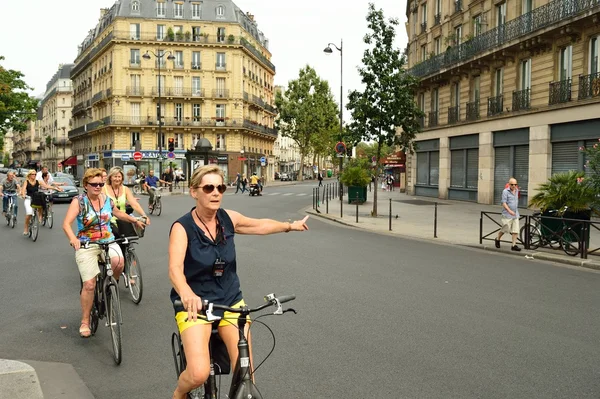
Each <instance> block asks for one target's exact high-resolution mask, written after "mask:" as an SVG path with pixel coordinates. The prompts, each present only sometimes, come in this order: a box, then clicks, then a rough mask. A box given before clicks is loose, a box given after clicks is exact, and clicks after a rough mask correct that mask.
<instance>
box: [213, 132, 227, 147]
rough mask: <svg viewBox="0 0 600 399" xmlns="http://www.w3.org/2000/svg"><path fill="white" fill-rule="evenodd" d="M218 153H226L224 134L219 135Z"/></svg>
mask: <svg viewBox="0 0 600 399" xmlns="http://www.w3.org/2000/svg"><path fill="white" fill-rule="evenodd" d="M215 149H216V150H217V151H225V135H224V134H222V133H219V134H217V143H216V146H215Z"/></svg>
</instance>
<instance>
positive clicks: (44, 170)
mask: <svg viewBox="0 0 600 399" xmlns="http://www.w3.org/2000/svg"><path fill="white" fill-rule="evenodd" d="M44 173H48V181H47V182H46V181H44V178H43V177H42V174H44ZM35 180H37V181H41V182H44V183H46V184H47V185H49V186H52V185H56V186H64V185H65V183H54V178H53V177H52V173H50V172H48V167H47V166H42V169H41V170H40V171H39V172H37V173H36V175H35Z"/></svg>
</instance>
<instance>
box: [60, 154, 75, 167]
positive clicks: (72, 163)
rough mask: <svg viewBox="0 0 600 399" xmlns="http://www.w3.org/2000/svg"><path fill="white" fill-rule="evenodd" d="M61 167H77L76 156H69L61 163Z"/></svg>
mask: <svg viewBox="0 0 600 399" xmlns="http://www.w3.org/2000/svg"><path fill="white" fill-rule="evenodd" d="M61 165H62V166H77V155H71V156H70V157H69V158H67V159H65V160H64V161H62V162H61Z"/></svg>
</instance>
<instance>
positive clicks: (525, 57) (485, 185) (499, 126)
mask: <svg viewBox="0 0 600 399" xmlns="http://www.w3.org/2000/svg"><path fill="white" fill-rule="evenodd" d="M599 4H600V3H599V2H598V1H597V0H591V1H587V0H585V1H583V0H552V1H547V0H499V1H498V0H474V1H470V2H469V1H467V0H456V1H450V0H425V1H409V3H408V6H407V17H408V23H407V24H406V28H407V32H408V37H409V44H408V47H407V50H406V52H407V57H408V67H409V73H411V74H413V75H414V76H417V77H418V78H420V79H421V82H420V88H419V91H418V93H417V96H416V99H415V101H416V102H417V104H418V105H419V107H420V108H421V110H423V111H424V113H425V118H424V119H423V120H422V121H421V125H422V132H421V133H419V134H418V135H417V146H418V150H417V152H416V154H414V155H413V156H409V157H408V160H407V186H408V191H409V193H412V194H416V195H424V196H432V197H439V198H447V199H457V200H467V201H476V202H479V203H485V204H492V203H499V201H500V198H501V193H502V189H503V188H504V186H505V184H506V182H507V181H508V179H509V178H510V177H511V176H514V177H515V178H516V179H517V180H518V182H519V186H520V188H521V190H522V195H521V206H527V203H528V198H531V197H532V196H533V195H535V193H536V188H537V187H538V186H539V185H540V184H542V183H544V182H546V180H547V179H548V178H549V177H550V176H551V175H552V174H553V173H556V172H560V171H567V170H584V163H585V160H584V157H583V154H582V152H581V151H579V147H581V146H584V145H586V144H589V143H590V142H592V141H595V142H597V141H598V138H599V137H600V104H599V101H600V74H599V72H600V70H599V67H600V59H599V58H598V53H599V51H600V47H599V44H600V24H598V22H599V13H600V6H599Z"/></svg>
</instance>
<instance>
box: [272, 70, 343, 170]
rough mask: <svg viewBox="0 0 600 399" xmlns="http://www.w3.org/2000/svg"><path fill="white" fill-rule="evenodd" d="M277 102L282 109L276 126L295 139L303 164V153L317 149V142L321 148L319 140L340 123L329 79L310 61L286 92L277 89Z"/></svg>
mask: <svg viewBox="0 0 600 399" xmlns="http://www.w3.org/2000/svg"><path fill="white" fill-rule="evenodd" d="M275 105H276V106H277V110H278V111H279V118H278V119H277V122H276V124H277V128H278V129H279V131H280V132H281V134H282V135H283V136H285V137H290V138H291V139H292V140H294V142H296V144H297V145H298V149H299V151H300V165H302V167H304V157H305V156H307V155H308V154H309V153H310V152H311V151H314V150H315V146H316V147H317V148H319V151H320V144H317V142H318V141H320V140H321V138H322V136H323V135H326V134H327V132H331V131H332V130H333V129H334V128H335V126H336V125H337V124H338V123H339V119H338V116H337V105H336V103H335V101H334V99H333V95H332V94H331V89H330V87H329V83H327V81H325V80H321V78H319V76H318V75H317V72H316V71H315V70H314V69H313V68H312V67H310V66H309V65H307V66H306V67H304V68H303V69H301V70H300V73H299V76H298V79H295V80H291V81H290V82H289V84H288V88H287V89H286V90H285V93H281V92H278V93H277V96H276V97H275ZM300 172H301V173H300V179H303V177H304V176H303V175H302V171H300Z"/></svg>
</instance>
